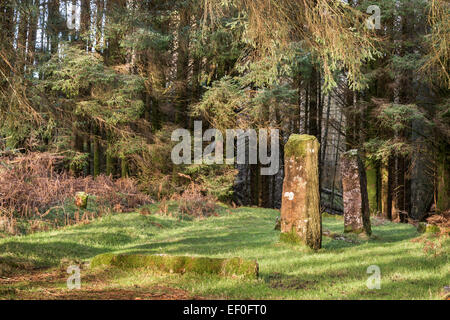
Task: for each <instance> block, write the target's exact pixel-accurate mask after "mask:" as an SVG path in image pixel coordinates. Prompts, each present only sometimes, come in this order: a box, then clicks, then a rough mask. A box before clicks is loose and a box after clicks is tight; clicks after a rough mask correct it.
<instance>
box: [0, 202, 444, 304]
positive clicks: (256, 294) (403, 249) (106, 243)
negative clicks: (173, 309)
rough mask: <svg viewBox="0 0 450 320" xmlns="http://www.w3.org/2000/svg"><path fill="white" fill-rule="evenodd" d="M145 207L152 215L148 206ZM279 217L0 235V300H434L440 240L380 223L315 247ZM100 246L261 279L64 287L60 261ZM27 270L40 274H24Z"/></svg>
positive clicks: (157, 278)
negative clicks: (234, 266) (239, 269)
mask: <svg viewBox="0 0 450 320" xmlns="http://www.w3.org/2000/svg"><path fill="white" fill-rule="evenodd" d="M151 210H153V211H156V206H152V207H151ZM277 215H278V212H277V211H275V210H268V209H259V208H239V209H235V210H227V209H223V210H222V213H221V215H220V216H218V217H212V218H208V219H205V220H198V221H180V220H177V219H175V218H170V217H163V216H159V215H149V216H143V215H140V214H139V213H129V214H117V215H109V216H105V217H102V218H100V219H98V220H96V221H95V222H93V223H91V224H88V225H80V226H72V227H67V228H64V229H61V230H58V231H52V232H43V233H36V234H32V235H28V236H22V237H9V238H4V239H0V276H1V275H2V274H1V272H2V268H3V273H4V275H3V279H0V298H17V299H20V298H52V297H57V298H61V297H68V296H72V297H74V295H78V296H81V297H84V298H101V297H99V296H98V295H96V294H95V293H98V292H110V291H111V290H113V291H114V290H115V291H114V292H116V293H117V292H118V290H119V291H120V290H124V291H125V292H134V293H135V294H134V295H131V296H130V295H125V296H126V297H128V298H133V297H135V298H136V297H144V298H146V297H147V298H151V297H149V296H148V294H150V293H152V292H155V290H156V291H157V290H159V289H158V288H161V286H164V287H170V288H171V290H181V291H180V292H183V294H184V295H183V296H182V297H185V298H192V297H209V298H229V299H231V298H238V299H441V298H442V296H441V295H442V292H443V288H444V286H448V285H449V284H450V277H449V271H450V270H449V263H448V253H449V250H448V248H449V244H450V242H449V240H448V237H447V238H446V239H444V240H441V243H440V245H438V246H437V247H435V248H434V249H432V250H428V251H427V250H424V246H426V244H424V242H423V241H416V240H417V239H418V237H419V234H418V233H417V231H416V229H415V228H414V227H413V226H411V225H405V224H394V223H385V224H380V225H373V226H372V229H373V233H374V236H373V237H372V239H370V240H368V241H363V240H358V241H345V240H341V239H340V238H339V237H335V238H331V237H324V239H323V248H322V249H321V250H320V251H319V252H312V251H310V250H308V249H306V248H299V247H296V246H292V245H288V244H284V243H280V242H279V241H278V240H279V232H278V231H275V230H274V223H275V217H276V216H277ZM323 228H324V230H327V231H330V233H332V234H336V233H341V232H342V230H343V220H342V219H341V218H337V217H328V216H327V217H324V221H323ZM414 239H416V240H414ZM420 239H422V238H420ZM433 243H437V241H434V242H433ZM108 252H115V253H139V254H142V253H144V254H172V255H189V256H207V257H212V258H232V257H242V258H245V259H250V260H252V259H256V260H257V261H258V263H259V270H260V277H259V279H257V280H243V279H233V278H221V277H217V276H205V275H202V276H199V275H188V274H185V275H179V274H167V273H158V272H154V271H150V270H143V269H136V270H131V271H121V270H117V269H109V270H108V269H100V270H90V269H83V270H82V274H81V276H82V290H81V291H80V292H79V293H74V291H71V292H69V291H68V290H67V289H66V279H67V277H68V275H67V274H66V273H65V267H64V268H61V267H60V265H61V261H65V264H67V263H74V262H75V263H80V264H82V263H83V262H85V261H89V260H91V259H92V258H93V257H94V256H96V255H98V254H102V253H108ZM63 265H64V263H63ZM370 265H378V266H379V267H380V268H381V289H380V290H368V289H367V287H366V281H367V279H368V277H369V276H370V275H369V274H367V273H366V271H367V268H368V267H369V266H370ZM47 267H50V268H51V269H50V270H51V271H49V270H45V272H47V273H48V272H50V274H51V275H49V276H48V277H47V278H46V277H45V276H44V277H43V278H42V274H43V272H44V271H39V270H36V268H47ZM8 268H9V269H14V268H16V269H24V271H22V275H21V276H22V277H23V278H20V277H17V278H14V276H6V274H7V273H6V272H7V271H8V270H6V269H8ZM35 273H37V274H38V275H41V278H39V277H38V279H37V280H36V279H35V278H34V277H28V278H27V275H28V274H33V275H34V274H35ZM7 277H10V278H7ZM155 288H156V289H155ZM93 292H94V293H93ZM64 295H65V296H64ZM113 297H114V295H113ZM176 297H177V296H176V295H175V298H176ZM182 297H181V298H182ZM75 298H76V297H75Z"/></svg>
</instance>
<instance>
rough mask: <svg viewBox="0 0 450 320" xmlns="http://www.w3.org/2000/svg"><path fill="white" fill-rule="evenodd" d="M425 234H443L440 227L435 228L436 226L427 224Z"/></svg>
mask: <svg viewBox="0 0 450 320" xmlns="http://www.w3.org/2000/svg"><path fill="white" fill-rule="evenodd" d="M425 232H426V233H439V232H441V229H440V228H439V227H438V226H435V225H434V224H427V227H426V229H425Z"/></svg>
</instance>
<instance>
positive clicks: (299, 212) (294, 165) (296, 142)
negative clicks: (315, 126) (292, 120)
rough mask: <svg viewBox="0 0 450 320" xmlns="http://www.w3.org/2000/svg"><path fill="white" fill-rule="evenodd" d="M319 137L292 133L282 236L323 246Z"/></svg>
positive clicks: (290, 240) (286, 159)
mask: <svg viewBox="0 0 450 320" xmlns="http://www.w3.org/2000/svg"><path fill="white" fill-rule="evenodd" d="M319 150H320V144H319V142H318V141H317V138H316V137H314V136H309V135H295V134H294V135H292V136H291V137H290V138H289V141H288V143H287V144H286V146H285V166H284V170H285V175H284V182H283V193H282V203H281V235H280V240H281V241H283V242H289V243H303V244H305V245H307V246H309V247H310V248H312V249H314V250H317V249H320V248H321V246H322V216H321V214H320V194H319V163H318V160H319V157H318V154H319Z"/></svg>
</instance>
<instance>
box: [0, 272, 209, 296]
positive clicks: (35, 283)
mask: <svg viewBox="0 0 450 320" xmlns="http://www.w3.org/2000/svg"><path fill="white" fill-rule="evenodd" d="M106 280H107V279H105V278H104V276H102V275H87V276H85V277H83V282H82V286H81V289H79V290H69V289H67V287H66V285H65V284H66V281H67V273H65V272H64V271H63V270H59V269H52V270H35V271H31V272H28V273H26V274H19V275H13V276H10V277H0V300H2V299H17V300H203V299H206V298H204V297H199V296H196V295H193V294H192V293H190V292H188V291H185V290H181V289H176V288H170V287H167V286H161V285H154V286H150V287H140V286H138V285H135V286H134V288H133V287H132V288H112V287H108V281H106Z"/></svg>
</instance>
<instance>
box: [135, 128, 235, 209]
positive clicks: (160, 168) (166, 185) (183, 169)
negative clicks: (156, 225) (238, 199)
mask: <svg viewBox="0 0 450 320" xmlns="http://www.w3.org/2000/svg"><path fill="white" fill-rule="evenodd" d="M175 129H176V128H175V127H173V126H165V127H163V128H162V129H161V130H160V131H158V132H156V133H155V135H154V137H153V143H151V144H149V145H148V146H147V147H146V150H145V151H144V152H142V153H140V154H138V155H135V156H134V159H133V160H134V163H135V165H136V167H137V168H138V175H137V176H138V181H139V184H140V186H141V189H142V190H143V191H144V192H146V193H148V194H149V195H150V196H151V197H153V198H155V199H158V200H159V201H161V200H163V199H165V198H167V199H170V198H171V197H172V196H176V195H181V194H182V193H183V192H184V191H185V190H186V189H187V188H188V187H189V186H190V185H191V184H192V183H194V184H196V185H197V186H198V187H199V189H201V190H204V191H205V192H206V193H207V194H208V195H211V196H213V197H216V198H217V199H218V200H219V201H221V202H224V203H231V201H232V198H233V184H234V180H235V176H236V174H237V171H236V170H235V169H234V166H233V165H225V164H223V165H215V164H213V165H207V164H192V165H175V164H173V163H172V161H171V152H172V148H173V147H174V145H175V142H173V141H171V133H172V131H173V130H175ZM192 146H193V144H192ZM192 154H193V153H192Z"/></svg>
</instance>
